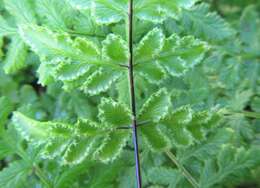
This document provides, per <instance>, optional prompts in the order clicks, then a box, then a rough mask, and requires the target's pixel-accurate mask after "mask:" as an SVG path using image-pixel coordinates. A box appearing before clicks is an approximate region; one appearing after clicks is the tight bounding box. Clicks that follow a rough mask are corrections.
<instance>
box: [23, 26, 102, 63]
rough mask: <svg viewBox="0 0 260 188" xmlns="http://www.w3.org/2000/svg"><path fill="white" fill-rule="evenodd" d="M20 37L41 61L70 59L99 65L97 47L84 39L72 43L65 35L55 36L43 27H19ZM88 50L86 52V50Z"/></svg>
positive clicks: (55, 34)
mask: <svg viewBox="0 0 260 188" xmlns="http://www.w3.org/2000/svg"><path fill="white" fill-rule="evenodd" d="M19 30H20V35H21V37H22V38H23V40H24V41H25V42H26V43H27V44H28V45H29V46H30V47H31V48H32V50H33V51H34V52H35V53H36V54H38V55H39V56H40V57H42V58H43V59H46V58H50V59H52V58H61V59H62V58H70V59H71V60H73V61H77V62H86V63H89V64H100V60H99V57H98V56H96V53H95V52H97V49H98V48H97V47H96V46H95V45H94V44H93V43H90V42H83V41H84V39H76V41H72V40H71V39H70V37H69V36H68V35H67V34H57V33H54V32H52V31H50V30H49V29H47V28H45V27H41V26H36V25H21V26H20V28H19ZM87 49H88V50H87Z"/></svg>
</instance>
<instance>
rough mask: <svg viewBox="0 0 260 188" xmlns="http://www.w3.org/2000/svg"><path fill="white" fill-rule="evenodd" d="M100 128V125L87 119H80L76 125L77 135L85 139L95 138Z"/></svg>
mask: <svg viewBox="0 0 260 188" xmlns="http://www.w3.org/2000/svg"><path fill="white" fill-rule="evenodd" d="M101 128H103V127H102V126H101V125H98V124H97V123H95V122H93V121H90V120H88V119H80V120H78V122H77V124H76V130H77V134H78V135H82V136H86V137H90V136H96V135H97V134H98V131H99V130H100V129H101Z"/></svg>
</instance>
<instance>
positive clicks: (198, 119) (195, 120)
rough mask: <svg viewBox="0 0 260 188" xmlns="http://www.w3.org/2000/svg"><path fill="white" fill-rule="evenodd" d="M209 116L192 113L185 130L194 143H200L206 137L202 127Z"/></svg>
mask: <svg viewBox="0 0 260 188" xmlns="http://www.w3.org/2000/svg"><path fill="white" fill-rule="evenodd" d="M209 119H210V116H209V114H208V112H206V111H202V112H198V113H194V114H193V116H192V120H191V122H190V123H189V124H188V126H187V129H188V130H189V131H190V133H191V134H192V137H193V138H194V139H195V140H196V141H202V140H204V139H205V137H206V130H205V127H204V125H205V124H207V122H208V121H209Z"/></svg>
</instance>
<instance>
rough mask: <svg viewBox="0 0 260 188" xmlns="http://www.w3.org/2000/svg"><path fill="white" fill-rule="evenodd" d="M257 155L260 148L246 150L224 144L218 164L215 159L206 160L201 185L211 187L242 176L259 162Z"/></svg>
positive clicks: (206, 187) (217, 160)
mask: <svg viewBox="0 0 260 188" xmlns="http://www.w3.org/2000/svg"><path fill="white" fill-rule="evenodd" d="M257 155H259V149H255V148H251V149H248V150H245V149H244V148H234V147H232V146H230V145H225V146H223V147H222V149H221V151H220V152H219V154H218V156H217V159H216V162H217V166H216V163H215V161H214V160H213V159H211V160H207V161H206V162H205V166H204V168H203V170H202V174H201V179H200V185H203V187H205V188H209V187H212V186H214V185H216V184H220V183H223V181H225V180H227V179H229V178H231V177H233V178H234V177H240V175H241V174H242V173H243V172H245V171H246V170H248V169H250V168H251V167H253V166H254V165H257V164H258V163H259V159H256V158H255V156H257Z"/></svg>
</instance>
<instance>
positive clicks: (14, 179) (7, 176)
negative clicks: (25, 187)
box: [0, 160, 32, 187]
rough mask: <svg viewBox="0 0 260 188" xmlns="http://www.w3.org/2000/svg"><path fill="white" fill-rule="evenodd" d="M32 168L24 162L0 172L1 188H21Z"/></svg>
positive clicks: (10, 165)
mask: <svg viewBox="0 0 260 188" xmlns="http://www.w3.org/2000/svg"><path fill="white" fill-rule="evenodd" d="M31 169H32V167H31V166H30V165H29V164H28V163H27V162H25V161H23V160H18V161H15V162H12V163H10V164H9V166H8V167H6V168H4V170H2V171H1V172H0V179H1V181H0V187H19V185H21V182H23V181H24V180H25V179H26V177H27V176H28V175H29V173H30V171H31Z"/></svg>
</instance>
